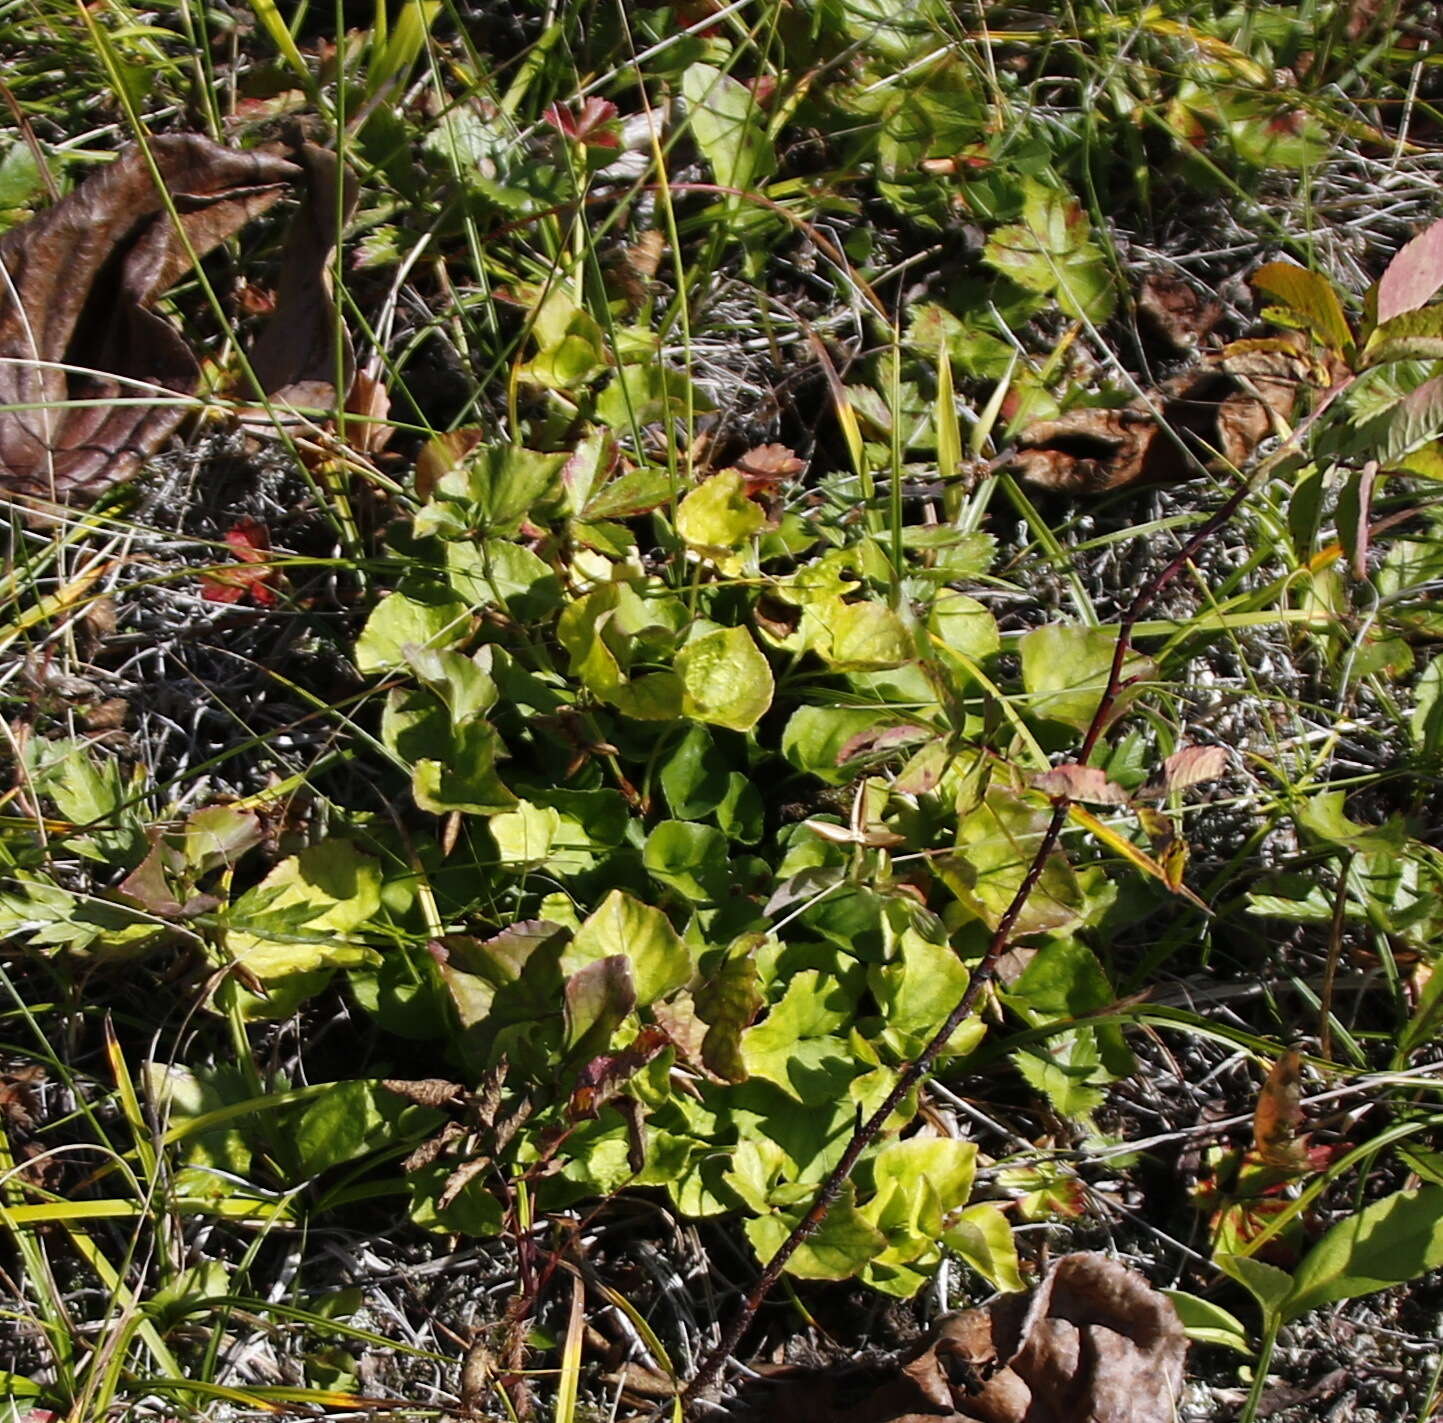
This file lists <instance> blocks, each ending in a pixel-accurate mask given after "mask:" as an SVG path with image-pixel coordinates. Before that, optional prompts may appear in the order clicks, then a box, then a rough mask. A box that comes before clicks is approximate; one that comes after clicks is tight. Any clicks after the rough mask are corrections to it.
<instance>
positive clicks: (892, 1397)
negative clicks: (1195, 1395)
mask: <svg viewBox="0 0 1443 1423" xmlns="http://www.w3.org/2000/svg"><path fill="white" fill-rule="evenodd" d="M1186 1353H1187V1339H1186V1336H1185V1335H1184V1333H1183V1328H1182V1324H1181V1323H1180V1322H1179V1320H1178V1317H1177V1313H1176V1311H1175V1310H1174V1309H1173V1307H1172V1303H1171V1302H1170V1301H1169V1300H1168V1299H1167V1298H1166V1296H1164V1295H1161V1294H1159V1293H1158V1292H1157V1291H1156V1290H1155V1289H1153V1288H1152V1286H1151V1285H1149V1284H1148V1283H1147V1281H1146V1280H1144V1279H1143V1278H1142V1276H1141V1275H1139V1274H1137V1273H1136V1272H1135V1271H1133V1270H1130V1269H1128V1268H1127V1266H1125V1265H1122V1264H1120V1263H1119V1262H1117V1261H1116V1260H1110V1259H1108V1258H1107V1257H1106V1256H1105V1255H1099V1254H1095V1253H1092V1252H1082V1253H1079V1254H1075V1255H1065V1256H1063V1257H1062V1258H1061V1259H1060V1260H1058V1261H1057V1263H1056V1264H1055V1265H1054V1266H1053V1268H1052V1270H1051V1271H1050V1272H1049V1273H1048V1275H1047V1278H1046V1279H1045V1280H1043V1282H1042V1284H1041V1285H1040V1286H1039V1287H1038V1289H1037V1290H1036V1291H1035V1292H1034V1293H1033V1294H1032V1295H1030V1296H1027V1295H1017V1294H1014V1295H1001V1296H999V1297H998V1298H997V1299H996V1300H994V1301H993V1302H992V1304H991V1305H989V1306H988V1307H987V1308H986V1309H968V1310H963V1311H961V1312H960V1313H957V1314H951V1315H947V1316H946V1317H945V1318H943V1319H940V1320H939V1321H938V1322H937V1324H936V1325H935V1326H934V1327H933V1329H932V1332H931V1334H930V1335H929V1336H928V1337H927V1338H926V1339H925V1340H924V1341H923V1342H922V1343H921V1344H920V1345H919V1346H918V1347H917V1348H916V1349H914V1350H913V1351H912V1352H911V1353H910V1354H909V1355H906V1356H904V1357H903V1358H902V1359H901V1361H900V1362H899V1363H898V1364H896V1365H894V1366H893V1367H891V1368H888V1369H876V1368H855V1369H845V1370H832V1371H829V1372H826V1373H822V1372H819V1371H816V1370H809V1371H805V1372H798V1371H788V1372H787V1376H786V1382H785V1383H783V1384H781V1385H780V1387H777V1388H775V1389H773V1390H771V1391H769V1392H768V1394H767V1397H766V1401H765V1410H764V1413H763V1411H761V1410H758V1411H754V1412H753V1414H752V1415H751V1416H752V1417H755V1418H761V1417H762V1416H766V1417H768V1418H778V1417H786V1418H790V1419H792V1420H793V1423H963V1420H977V1423H1164V1420H1166V1419H1169V1418H1173V1417H1175V1416H1176V1408H1177V1400H1178V1398H1179V1396H1180V1394H1181V1390H1182V1382H1183V1361H1184V1358H1185V1356H1186ZM773 1377H776V1375H775V1374H774V1375H773Z"/></svg>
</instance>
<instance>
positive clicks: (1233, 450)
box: [1012, 338, 1317, 494]
mask: <svg viewBox="0 0 1443 1423" xmlns="http://www.w3.org/2000/svg"><path fill="white" fill-rule="evenodd" d="M1316 383H1317V380H1316V373H1315V372H1314V371H1313V368H1312V366H1311V365H1310V363H1309V362H1308V360H1307V359H1306V358H1305V356H1304V355H1303V352H1302V349H1301V343H1300V342H1294V341H1292V340H1290V339H1288V338H1270V339H1267V340H1256V341H1236V342H1234V343H1233V344H1232V345H1231V346H1228V347H1227V348H1226V349H1225V350H1223V351H1222V352H1220V353H1217V354H1216V355H1212V356H1209V357H1208V358H1207V359H1206V360H1205V361H1204V362H1203V363H1202V364H1201V365H1199V366H1198V367H1196V368H1194V369H1192V370H1189V371H1186V372H1184V373H1183V374H1182V375H1180V376H1178V377H1176V378H1175V379H1173V380H1170V381H1167V382H1166V383H1164V384H1163V385H1161V386H1159V387H1158V388H1157V389H1156V390H1155V391H1151V392H1146V393H1144V394H1142V395H1139V396H1138V397H1137V399H1135V400H1133V401H1131V402H1130V403H1128V404H1127V405H1124V406H1122V407H1121V408H1114V409H1101V408H1098V407H1090V408H1088V409H1083V410H1071V411H1068V412H1067V413H1066V414H1064V415H1061V416H1059V417H1058V418H1057V419H1055V420H1038V421H1036V422H1034V423H1033V424H1031V425H1029V426H1028V427H1027V428H1026V429H1025V430H1023V431H1022V433H1021V435H1020V436H1019V437H1018V449H1017V452H1016V454H1015V455H1014V456H1013V460H1012V463H1013V467H1014V468H1015V469H1016V470H1017V472H1018V473H1019V474H1021V475H1022V477H1023V478H1024V479H1026V480H1027V481H1028V482H1029V483H1032V484H1036V485H1040V486H1042V487H1044V488H1047V489H1055V490H1057V491H1058V492H1060V493H1064V494H1101V493H1105V492H1107V491H1109V490H1114V489H1125V488H1127V487H1129V486H1131V485H1171V484H1180V483H1182V482H1183V481H1185V480H1189V479H1197V478H1198V477H1200V476H1201V475H1203V474H1206V473H1208V472H1209V471H1210V470H1223V471H1226V470H1228V469H1234V470H1236V469H1242V468H1243V467H1244V466H1245V465H1246V464H1247V463H1248V461H1249V460H1250V459H1251V458H1252V457H1253V455H1254V453H1255V452H1256V450H1257V448H1258V446H1259V445H1260V444H1262V442H1263V441H1264V440H1266V439H1268V438H1269V437H1270V436H1271V435H1273V434H1276V433H1278V432H1279V431H1280V430H1282V429H1283V428H1285V426H1286V424H1287V422H1288V420H1289V419H1290V418H1291V416H1292V414H1293V411H1294V408H1295V407H1296V405H1297V402H1298V396H1299V393H1300V392H1301V391H1302V390H1303V389H1305V388H1306V387H1308V386H1310V385H1314V384H1316Z"/></svg>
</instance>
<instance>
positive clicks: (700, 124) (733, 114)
mask: <svg viewBox="0 0 1443 1423" xmlns="http://www.w3.org/2000/svg"><path fill="white" fill-rule="evenodd" d="M681 91H682V94H683V96H684V97H685V99H686V108H687V118H688V120H689V122H690V125H691V132H692V137H693V138H694V139H695V140H696V146H697V147H698V148H699V149H700V150H701V152H702V156H703V157H704V158H705V159H706V161H707V162H708V163H709V164H710V165H711V170H712V174H713V176H714V177H715V179H716V181H717V182H718V183H719V184H720V185H721V186H722V187H725V188H742V189H749V188H751V187H752V186H753V184H755V183H756V182H757V181H759V180H760V179H763V178H766V177H768V176H769V175H770V174H771V173H772V171H773V170H774V168H775V166H776V156H775V154H774V153H773V152H772V146H771V144H770V142H769V141H768V140H767V131H766V124H765V121H764V118H763V115H762V111H761V109H760V108H759V107H758V105H757V100H756V96H755V95H754V94H753V93H752V91H751V90H750V89H748V88H747V87H746V86H745V85H743V84H740V83H738V82H737V81H736V80H735V79H733V78H732V77H731V76H730V75H729V74H724V73H723V72H722V71H721V70H720V69H718V68H717V67H716V66H715V65H712V64H693V65H691V66H690V67H689V68H688V69H687V71H686V73H685V74H683V75H682V80H681ZM735 201H737V200H735V199H733V202H735Z"/></svg>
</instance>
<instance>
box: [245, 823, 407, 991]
mask: <svg viewBox="0 0 1443 1423" xmlns="http://www.w3.org/2000/svg"><path fill="white" fill-rule="evenodd" d="M380 907H381V872H380V869H379V868H378V867H377V865H376V862H375V861H374V860H372V859H370V858H369V857H368V856H366V855H362V854H361V853H360V852H359V851H358V850H357V849H356V847H355V846H354V845H353V844H351V842H350V841H349V840H323V841H321V842H320V844H318V845H311V846H309V847H308V848H307V849H305V850H302V851H301V852H300V854H299V855H292V856H291V857H290V858H289V859H287V860H282V861H281V863H280V864H278V865H277V866H276V867H275V868H274V869H273V870H272V871H271V872H270V873H269V874H268V875H267V876H266V877H265V878H264V879H263V880H262V881H261V882H260V883H259V884H258V885H256V886H255V887H254V888H253V889H248V890H247V891H246V892H245V893H244V894H243V895H241V897H240V898H239V899H238V900H236V902H235V904H234V905H233V906H232V907H231V912H230V916H229V920H230V932H229V933H228V934H227V936H226V947H227V948H228V949H229V950H230V952H231V953H232V954H233V955H234V956H235V958H237V959H238V960H239V961H240V962H242V963H243V964H244V965H245V966H246V968H247V970H248V971H249V972H251V973H253V974H255V976H256V977H257V978H260V979H265V980H269V979H274V978H282V977H284V976H286V975H287V974H295V973H306V972H310V971H312V970H315V969H320V968H340V967H344V966H346V965H348V964H356V963H365V962H367V961H369V960H371V959H374V957H375V954H374V952H373V951H372V950H369V949H366V948H363V947H361V946H358V945H353V944H351V942H350V941H349V939H348V936H349V935H350V934H352V933H353V932H354V931H355V930H357V929H359V928H360V927H361V926H362V925H363V924H364V923H365V922H366V921H367V920H368V919H370V918H372V916H374V915H375V913H376V911H377V910H378V909H379V908H380Z"/></svg>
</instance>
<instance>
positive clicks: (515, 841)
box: [490, 800, 561, 870]
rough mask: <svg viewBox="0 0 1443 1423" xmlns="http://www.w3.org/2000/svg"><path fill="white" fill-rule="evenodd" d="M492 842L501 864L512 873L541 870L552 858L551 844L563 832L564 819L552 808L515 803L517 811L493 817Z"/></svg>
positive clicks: (522, 802)
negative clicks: (549, 858) (494, 844)
mask: <svg viewBox="0 0 1443 1423" xmlns="http://www.w3.org/2000/svg"><path fill="white" fill-rule="evenodd" d="M490 825H491V838H492V839H493V840H494V841H495V842H496V852H497V854H498V855H499V856H500V858H501V863H502V864H503V865H504V866H505V867H506V868H507V869H509V870H534V869H539V868H540V867H541V866H542V865H544V864H545V863H546V861H547V857H548V856H549V855H550V854H551V842H552V841H553V840H554V839H555V838H556V834H557V832H558V831H559V830H560V829H561V815H560V813H559V812H557V811H555V810H553V809H552V808H551V807H550V806H543V805H533V804H532V803H531V802H530V801H529V800H522V801H518V802H517V803H516V809H515V810H508V811H504V812H503V813H502V814H500V815H493V816H492V817H491V821H490Z"/></svg>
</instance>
